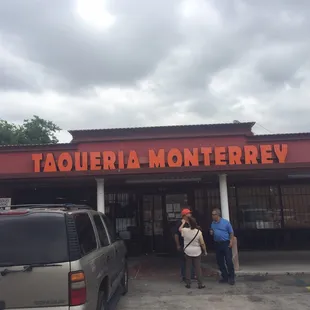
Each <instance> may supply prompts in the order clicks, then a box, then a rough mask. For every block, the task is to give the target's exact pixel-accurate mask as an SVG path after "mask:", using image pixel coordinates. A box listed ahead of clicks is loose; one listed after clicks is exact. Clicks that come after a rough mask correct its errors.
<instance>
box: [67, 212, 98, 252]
mask: <svg viewBox="0 0 310 310" xmlns="http://www.w3.org/2000/svg"><path fill="white" fill-rule="evenodd" d="M81 215H84V216H88V218H89V220H90V223H91V227H92V229H93V232H94V236H95V241H96V247H95V248H94V249H92V250H91V251H90V252H88V253H86V254H83V253H82V251H81V246H80V238H79V232H78V229H77V228H76V233H77V236H78V240H79V247H80V252H81V258H83V257H85V256H87V255H89V254H91V253H93V252H95V251H97V250H98V249H99V244H100V240H99V236H98V232H97V228H96V225H95V222H94V219H93V217H92V214H91V213H90V212H77V213H73V214H72V216H73V220H74V224H75V227H76V222H75V217H76V216H81Z"/></svg>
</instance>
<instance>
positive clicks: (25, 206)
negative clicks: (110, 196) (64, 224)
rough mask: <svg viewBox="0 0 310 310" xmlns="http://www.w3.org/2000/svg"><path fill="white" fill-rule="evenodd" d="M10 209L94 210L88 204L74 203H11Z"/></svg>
mask: <svg viewBox="0 0 310 310" xmlns="http://www.w3.org/2000/svg"><path fill="white" fill-rule="evenodd" d="M10 209H11V210H16V209H66V210H77V209H78V210H79V209H87V210H92V208H91V207H90V206H88V205H78V204H74V203H62V204H56V203H47V204H20V205H11V206H10Z"/></svg>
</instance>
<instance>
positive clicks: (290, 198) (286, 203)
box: [281, 185, 310, 228]
mask: <svg viewBox="0 0 310 310" xmlns="http://www.w3.org/2000/svg"><path fill="white" fill-rule="evenodd" d="M281 193H282V204H283V217H284V227H285V228H309V227H310V185H282V186H281Z"/></svg>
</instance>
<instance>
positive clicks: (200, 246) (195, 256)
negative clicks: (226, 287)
mask: <svg viewBox="0 0 310 310" xmlns="http://www.w3.org/2000/svg"><path fill="white" fill-rule="evenodd" d="M186 223H188V224H189V228H188V227H184V226H185V224H186ZM179 231H180V233H181V234H182V237H183V238H184V253H185V259H186V273H185V275H186V286H185V287H186V288H190V287H191V266H192V265H194V267H195V272H196V277H197V281H198V288H199V289H202V288H205V286H204V285H203V282H202V270H201V255H202V254H204V255H207V249H206V244H205V242H204V239H203V235H202V232H201V230H200V229H199V227H198V225H197V222H196V220H195V219H194V218H193V217H187V218H186V220H185V219H183V220H182V225H181V226H180V227H179Z"/></svg>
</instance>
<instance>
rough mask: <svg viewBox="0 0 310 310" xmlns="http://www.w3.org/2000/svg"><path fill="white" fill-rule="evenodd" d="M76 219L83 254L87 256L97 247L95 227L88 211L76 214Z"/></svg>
mask: <svg viewBox="0 0 310 310" xmlns="http://www.w3.org/2000/svg"><path fill="white" fill-rule="evenodd" d="M74 221H75V226H76V230H77V234H78V238H79V243H80V249H81V255H82V256H85V255H86V254H88V253H90V252H92V251H94V250H95V249H96V248H97V241H96V236H95V232H94V228H93V225H92V223H91V220H90V217H89V215H88V214H87V213H78V214H75V215H74Z"/></svg>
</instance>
